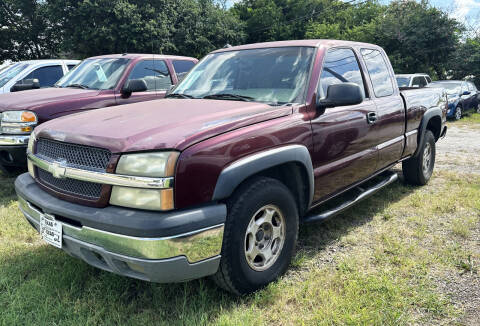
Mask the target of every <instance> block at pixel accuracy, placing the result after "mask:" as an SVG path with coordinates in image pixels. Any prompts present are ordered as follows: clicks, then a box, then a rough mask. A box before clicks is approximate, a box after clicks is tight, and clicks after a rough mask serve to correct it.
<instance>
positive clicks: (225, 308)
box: [0, 117, 480, 325]
mask: <svg viewBox="0 0 480 326" xmlns="http://www.w3.org/2000/svg"><path fill="white" fill-rule="evenodd" d="M471 119H476V117H472V118H471ZM465 123H467V122H465ZM479 141H480V140H479ZM477 155H478V153H477ZM479 198H480V174H478V173H458V172H452V171H449V170H444V169H439V170H436V171H435V173H434V176H433V178H432V180H431V182H430V183H429V184H428V185H427V186H425V187H421V188H417V187H411V186H406V185H405V184H404V183H403V182H401V181H399V182H397V183H395V184H393V185H391V186H389V187H388V188H386V189H384V190H382V191H381V192H380V193H378V194H376V195H375V196H373V197H371V198H369V199H367V200H365V201H364V202H362V203H360V204H359V205H357V206H356V207H355V208H352V209H350V210H348V211H346V212H345V213H343V214H342V215H340V216H338V217H336V218H334V219H332V220H330V221H328V222H326V223H324V224H309V225H303V226H302V227H301V228H300V236H299V246H298V249H297V255H296V257H295V259H294V262H293V263H292V266H291V267H290V269H289V271H288V273H287V274H286V275H285V276H284V277H282V279H281V280H279V281H278V282H276V283H274V284H272V285H270V286H269V287H267V288H266V289H264V290H262V291H259V292H258V293H255V294H252V295H250V296H247V297H241V298H239V297H234V296H231V295H229V294H227V293H225V292H222V291H221V290H219V289H217V288H216V286H215V285H214V284H213V283H212V282H210V281H209V280H197V281H192V282H188V283H184V284H167V285H159V284H150V283H146V282H142V281H136V280H132V279H128V278H124V277H120V276H116V275H114V274H110V273H107V272H103V271H99V270H97V269H95V268H93V267H90V266H88V265H86V264H85V263H83V262H81V261H79V260H77V259H74V258H71V257H70V256H68V255H66V254H65V253H63V252H62V251H60V250H57V249H55V248H53V247H51V246H48V245H46V244H44V243H43V242H42V241H41V240H40V239H39V237H38V235H37V234H36V232H34V230H33V229H32V228H31V227H30V225H29V224H28V223H27V222H26V221H25V220H24V218H23V217H22V216H21V214H20V212H19V211H18V209H17V202H16V198H15V195H14V190H13V179H8V178H5V177H1V176H0V325H30V324H36V325H78V324H82V325H84V324H87V325H98V324H102V325H134V324H139V325H145V324H158V325H182V324H187V325H200V324H218V325H245V324H255V325H262V324H270V325H301V324H305V325H311V324H314V325H335V324H341V325H407V324H429V325H441V324H444V325H445V324H472V325H473V323H472V321H473V322H474V321H475V320H476V319H475V318H477V317H478V315H475V312H473V315H472V313H471V312H470V313H469V309H470V308H471V307H470V308H469V307H467V306H466V305H463V304H461V303H462V302H464V301H468V300H469V297H468V296H469V295H470V294H469V292H468V289H469V288H472V286H471V285H470V284H474V282H479V274H480V227H479V223H480V221H479V220H480V201H479ZM479 283H480V282H479ZM475 284H477V283H475ZM465 295H466V296H467V297H466V298H465V297H464V296H465ZM478 295H480V294H477V296H478ZM470 301H471V300H470ZM473 309H474V310H476V311H477V312H478V310H480V305H479V306H473Z"/></svg>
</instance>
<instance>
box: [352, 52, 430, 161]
mask: <svg viewBox="0 0 480 326" xmlns="http://www.w3.org/2000/svg"><path fill="white" fill-rule="evenodd" d="M360 52H361V54H362V58H363V60H364V62H365V65H366V67H367V72H368V75H369V76H370V78H369V80H370V82H371V87H372V89H373V94H372V100H373V102H374V103H375V106H376V110H377V120H376V121H375V122H374V123H373V124H372V132H373V134H374V135H375V136H374V137H375V141H376V145H377V148H378V154H379V159H378V165H377V170H380V169H383V168H385V167H387V166H389V165H391V164H392V163H394V162H396V161H398V160H399V159H400V158H401V156H402V153H403V147H404V134H405V106H404V103H403V100H402V98H401V96H400V94H399V92H398V88H396V87H395V86H394V85H395V84H394V78H395V75H394V74H393V70H392V69H391V66H390V65H389V64H388V62H389V61H388V58H387V57H386V54H385V52H383V51H380V50H378V49H375V48H371V49H370V48H363V49H361V51H360ZM422 78H423V80H425V78H424V77H422Z"/></svg>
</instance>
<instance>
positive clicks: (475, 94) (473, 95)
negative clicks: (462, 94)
mask: <svg viewBox="0 0 480 326" xmlns="http://www.w3.org/2000/svg"><path fill="white" fill-rule="evenodd" d="M467 85H468V90H469V91H470V92H471V93H470V97H471V100H472V108H473V110H475V111H477V109H478V108H479V106H478V105H479V103H480V102H479V98H478V96H479V95H478V90H477V87H476V86H475V85H474V84H473V83H471V82H468V83H467Z"/></svg>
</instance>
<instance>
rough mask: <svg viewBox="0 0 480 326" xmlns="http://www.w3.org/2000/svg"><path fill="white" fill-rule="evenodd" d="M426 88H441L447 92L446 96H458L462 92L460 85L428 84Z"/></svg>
mask: <svg viewBox="0 0 480 326" xmlns="http://www.w3.org/2000/svg"><path fill="white" fill-rule="evenodd" d="M427 87H438V88H443V89H445V90H446V91H447V94H460V93H461V91H462V84H461V83H435V82H434V83H430V84H428V85H427Z"/></svg>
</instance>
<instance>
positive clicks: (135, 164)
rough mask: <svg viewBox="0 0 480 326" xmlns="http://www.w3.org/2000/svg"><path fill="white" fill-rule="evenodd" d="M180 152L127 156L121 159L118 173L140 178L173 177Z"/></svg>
mask: <svg viewBox="0 0 480 326" xmlns="http://www.w3.org/2000/svg"><path fill="white" fill-rule="evenodd" d="M178 154H179V153H178V152H158V153H142V154H126V155H122V157H120V161H119V162H118V165H117V171H116V172H117V173H118V174H124V175H134V176H140V177H151V178H157V177H158V178H161V177H173V175H174V173H175V163H176V162H177V158H178Z"/></svg>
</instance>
